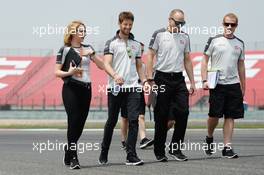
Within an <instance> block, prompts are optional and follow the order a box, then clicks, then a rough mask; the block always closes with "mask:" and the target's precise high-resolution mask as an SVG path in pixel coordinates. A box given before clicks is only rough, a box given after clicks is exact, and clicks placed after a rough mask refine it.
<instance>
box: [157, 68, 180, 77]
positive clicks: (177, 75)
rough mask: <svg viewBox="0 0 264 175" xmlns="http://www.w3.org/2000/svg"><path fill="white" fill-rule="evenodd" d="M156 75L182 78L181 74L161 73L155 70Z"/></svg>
mask: <svg viewBox="0 0 264 175" xmlns="http://www.w3.org/2000/svg"><path fill="white" fill-rule="evenodd" d="M156 75H161V76H164V77H182V76H183V73H182V72H161V71H158V70H157V71H156Z"/></svg>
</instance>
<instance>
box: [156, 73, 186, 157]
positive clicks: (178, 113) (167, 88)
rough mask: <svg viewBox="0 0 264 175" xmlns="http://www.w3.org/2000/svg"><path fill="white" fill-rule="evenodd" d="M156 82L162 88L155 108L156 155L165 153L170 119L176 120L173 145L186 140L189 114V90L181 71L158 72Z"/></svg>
mask: <svg viewBox="0 0 264 175" xmlns="http://www.w3.org/2000/svg"><path fill="white" fill-rule="evenodd" d="M155 83H156V84H157V85H158V86H159V87H160V88H159V91H158V96H157V104H156V106H155V109H154V119H155V135H154V153H155V155H165V142H166V137H167V131H168V128H167V123H168V121H169V120H175V121H176V123H175V125H174V132H173V136H172V140H171V146H172V144H177V146H178V147H179V144H180V142H181V143H182V142H183V141H184V136H185V131H186V127H187V120H188V115H189V92H188V89H187V87H186V83H185V81H184V76H183V75H182V73H181V72H180V73H163V72H157V73H156V75H155ZM161 87H162V88H161ZM171 146H170V149H171ZM175 146H176V145H175ZM175 146H174V148H175Z"/></svg>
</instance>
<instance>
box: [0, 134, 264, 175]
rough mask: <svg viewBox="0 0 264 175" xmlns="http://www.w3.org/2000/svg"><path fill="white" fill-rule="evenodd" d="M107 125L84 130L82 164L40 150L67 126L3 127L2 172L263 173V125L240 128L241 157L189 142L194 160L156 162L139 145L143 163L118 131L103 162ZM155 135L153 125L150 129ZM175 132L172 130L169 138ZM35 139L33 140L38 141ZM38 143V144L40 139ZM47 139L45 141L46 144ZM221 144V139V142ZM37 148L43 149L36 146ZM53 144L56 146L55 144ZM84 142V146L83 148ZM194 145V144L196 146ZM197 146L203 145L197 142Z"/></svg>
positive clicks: (195, 137)
mask: <svg viewBox="0 0 264 175" xmlns="http://www.w3.org/2000/svg"><path fill="white" fill-rule="evenodd" d="M102 133H103V132H102V131H91V130H88V131H87V130H86V131H84V133H83V135H82V137H81V140H80V143H85V144H86V146H87V148H86V150H85V152H84V153H82V154H79V160H80V164H81V166H82V169H81V170H70V169H69V168H68V167H65V166H64V165H63V164H62V157H63V152H62V150H58V149H59V148H57V150H50V151H48V150H43V151H42V153H40V143H42V144H41V146H42V148H44V146H43V145H45V144H46V145H47V144H48V140H49V141H50V142H53V143H54V144H56V143H57V145H58V143H60V142H62V143H63V142H65V134H66V131H65V130H58V131H57V130H51V131H45V130H27V131H25V130H0V160H1V163H0V175H49V174H50V175H57V174H58V175H60V174H85V175H88V174H93V175H96V174H110V175H118V174H136V175H148V174H149V175H154V174H164V175H168V174H176V175H177V174H179V175H191V174H195V175H197V174H198V175H214V174H215V175H218V174H225V175H228V174H230V175H231V174H232V175H241V174H245V175H251V174H252V175H254V174H259V175H263V174H264V130H263V129H259V130H258V129H251V130H238V129H237V130H235V133H234V140H233V143H234V144H233V146H234V148H235V151H236V152H237V153H238V154H239V156H240V157H239V158H238V159H232V160H231V159H226V158H222V157H221V151H219V150H218V151H217V152H216V153H215V154H214V155H212V156H211V157H207V156H205V154H204V153H203V151H202V150H194V149H195V148H194V147H189V150H188V151H184V153H185V154H186V155H187V156H188V158H189V160H188V161H186V162H178V161H175V160H173V159H171V158H169V161H168V162H166V163H163V162H156V161H155V156H154V154H153V149H152V148H150V149H147V150H140V149H138V151H137V152H138V155H139V157H140V158H142V159H143V160H144V162H145V164H144V165H143V166H137V167H131V166H126V165H125V164H124V162H125V156H126V155H125V152H124V151H122V150H120V136H119V131H118V130H117V131H115V132H114V136H113V140H112V145H111V150H110V153H109V157H108V159H109V164H108V165H106V166H101V165H98V163H97V161H98V156H99V153H100V151H99V150H97V149H98V144H99V143H100V142H101V138H102ZM147 133H148V135H149V137H152V136H153V130H150V131H148V132H147ZM204 136H205V130H188V131H187V133H186V139H185V142H187V143H200V146H201V145H202V143H203V139H204ZM170 138H171V132H169V135H168V140H170ZM221 138H222V131H221V130H217V131H216V134H215V141H216V142H217V143H220V142H222V139H221ZM33 143H34V145H33ZM38 143H39V145H38ZM44 143H45V144H44ZM219 145H220V144H219ZM37 148H38V149H37ZM50 148H51V147H50ZM82 148H83V147H81V146H80V147H79V150H80V151H82V150H83V149H82ZM191 149H192V150H191ZM196 149H198V147H197V148H196Z"/></svg>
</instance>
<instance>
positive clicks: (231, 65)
mask: <svg viewBox="0 0 264 175" xmlns="http://www.w3.org/2000/svg"><path fill="white" fill-rule="evenodd" d="M204 54H205V55H207V56H209V57H210V61H211V69H212V70H220V75H219V80H218V84H235V83H239V82H240V80H239V75H238V61H239V60H240V59H241V60H244V59H245V47H244V42H243V41H242V40H240V39H239V38H237V37H236V36H234V38H232V39H228V38H226V37H224V35H223V34H221V35H216V36H215V37H210V38H209V40H208V41H207V44H206V46H205V50H204Z"/></svg>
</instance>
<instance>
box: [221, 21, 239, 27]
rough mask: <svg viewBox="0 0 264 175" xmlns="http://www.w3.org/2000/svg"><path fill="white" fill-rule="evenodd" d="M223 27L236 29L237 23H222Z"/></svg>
mask: <svg viewBox="0 0 264 175" xmlns="http://www.w3.org/2000/svg"><path fill="white" fill-rule="evenodd" d="M224 26H226V27H228V26H231V27H236V26H237V23H228V22H224Z"/></svg>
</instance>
